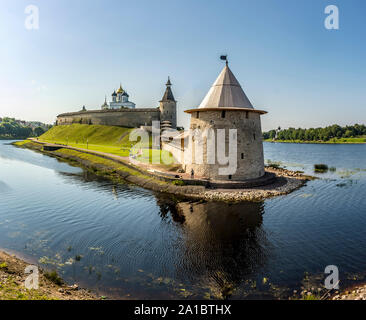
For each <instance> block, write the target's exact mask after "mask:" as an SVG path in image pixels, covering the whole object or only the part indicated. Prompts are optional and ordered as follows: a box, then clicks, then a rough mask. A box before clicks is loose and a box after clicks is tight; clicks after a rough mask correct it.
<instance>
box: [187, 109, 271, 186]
mask: <svg viewBox="0 0 366 320" xmlns="http://www.w3.org/2000/svg"><path fill="white" fill-rule="evenodd" d="M190 128H191V129H196V128H197V129H201V130H205V129H208V128H212V129H214V130H215V135H216V146H217V132H216V129H227V130H226V139H225V144H226V153H225V154H226V155H228V151H229V147H228V144H229V130H228V129H234V128H237V170H236V173H235V174H233V175H232V177H231V180H233V181H240V180H246V179H256V178H259V177H261V176H263V175H264V173H265V172H264V156H263V143H262V130H261V121H260V114H259V113H254V112H242V111H226V114H225V118H222V117H221V111H205V112H200V113H199V117H198V118H197V113H196V112H194V113H192V116H191V127H190ZM196 143H197V142H196ZM202 148H203V151H204V156H203V162H204V163H203V164H195V159H194V152H195V143H191V142H190V143H189V148H188V150H186V152H188V153H189V156H190V159H192V158H193V163H192V164H189V163H187V164H186V166H185V169H186V172H191V169H193V170H194V172H195V174H197V175H199V176H203V177H207V178H211V179H214V180H229V176H226V175H225V176H223V175H219V171H218V170H219V168H223V167H224V166H222V165H219V163H218V161H217V150H215V157H216V161H215V164H207V154H206V150H207V142H206V140H204V141H202ZM242 156H243V159H242Z"/></svg>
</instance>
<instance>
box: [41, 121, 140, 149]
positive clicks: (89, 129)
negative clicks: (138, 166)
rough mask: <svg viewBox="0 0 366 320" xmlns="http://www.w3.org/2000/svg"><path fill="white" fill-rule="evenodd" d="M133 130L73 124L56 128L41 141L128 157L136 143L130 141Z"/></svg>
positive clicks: (48, 132)
mask: <svg viewBox="0 0 366 320" xmlns="http://www.w3.org/2000/svg"><path fill="white" fill-rule="evenodd" d="M132 130H133V129H130V128H122V127H114V126H101V125H87V124H71V125H64V126H54V127H53V128H51V129H50V130H48V131H47V132H46V133H44V134H43V135H42V136H40V137H39V140H40V141H44V142H50V143H58V144H64V145H69V146H73V147H78V148H84V149H87V148H88V149H91V150H96V151H102V152H108V153H113V154H118V155H121V156H128V154H129V150H130V148H131V147H132V145H134V144H135V143H136V142H131V141H130V140H129V133H130V132H131V131H132Z"/></svg>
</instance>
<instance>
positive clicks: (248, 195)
mask: <svg viewBox="0 0 366 320" xmlns="http://www.w3.org/2000/svg"><path fill="white" fill-rule="evenodd" d="M16 145H18V146H21V147H25V148H30V149H33V150H36V151H39V152H42V153H44V154H47V155H49V156H53V157H56V158H58V159H61V160H64V161H68V162H70V163H72V164H74V165H78V166H81V167H84V168H85V169H88V170H90V171H92V172H94V173H96V174H100V175H103V176H105V177H107V178H110V179H112V180H113V179H114V180H118V179H123V180H125V181H127V182H131V183H134V184H136V185H139V186H141V187H143V188H146V189H150V190H153V191H157V192H162V193H169V194H174V195H177V196H181V197H185V198H192V199H202V200H209V201H225V202H240V201H261V200H264V199H266V198H269V197H274V196H280V195H285V194H288V193H290V192H292V191H294V190H296V189H298V188H300V187H301V186H303V185H304V184H305V183H306V181H308V180H310V179H312V178H311V177H309V176H305V175H302V174H301V173H300V172H294V171H289V170H286V169H282V168H273V167H269V168H266V171H267V173H266V175H267V176H269V177H270V178H269V179H268V181H267V183H266V184H265V185H262V186H255V184H253V187H250V184H248V185H249V187H246V188H241V189H240V188H238V187H237V186H236V185H234V183H233V186H232V188H231V187H230V185H229V184H228V183H225V184H220V185H222V187H217V188H212V187H210V185H212V184H213V182H211V183H209V184H206V185H205V184H204V183H203V185H202V183H201V182H202V181H199V179H197V178H196V179H194V180H192V181H189V179H187V178H176V177H167V176H163V175H161V172H160V173H158V172H156V173H154V172H151V170H147V169H148V167H146V165H144V164H141V166H137V165H136V164H132V163H131V162H128V160H127V159H128V158H127V159H124V158H123V157H119V156H116V155H112V154H110V155H109V154H107V153H101V152H97V151H92V150H83V149H79V148H72V147H67V146H62V145H60V146H59V147H60V148H59V149H58V150H54V151H51V150H49V149H48V151H47V150H45V149H44V148H42V144H40V143H39V142H37V141H34V140H33V141H29V142H23V143H20V144H16ZM177 176H179V174H178V173H177Z"/></svg>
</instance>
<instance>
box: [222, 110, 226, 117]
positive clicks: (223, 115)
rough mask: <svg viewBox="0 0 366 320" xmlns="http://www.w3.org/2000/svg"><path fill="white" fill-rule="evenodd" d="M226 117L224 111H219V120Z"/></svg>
mask: <svg viewBox="0 0 366 320" xmlns="http://www.w3.org/2000/svg"><path fill="white" fill-rule="evenodd" d="M225 117H226V111H225V110H224V111H221V118H225Z"/></svg>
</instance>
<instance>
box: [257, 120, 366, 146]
mask: <svg viewBox="0 0 366 320" xmlns="http://www.w3.org/2000/svg"><path fill="white" fill-rule="evenodd" d="M263 139H264V140H275V141H284V142H287V141H288V142H324V143H366V126H365V125H364V124H361V125H360V124H355V125H353V126H345V127H341V126H339V125H337V124H335V125H332V126H328V127H325V128H310V129H302V128H298V129H295V128H288V129H281V128H280V127H279V128H278V129H277V130H270V131H268V132H264V133H263Z"/></svg>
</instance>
